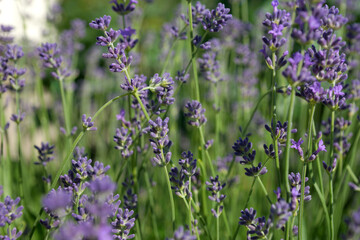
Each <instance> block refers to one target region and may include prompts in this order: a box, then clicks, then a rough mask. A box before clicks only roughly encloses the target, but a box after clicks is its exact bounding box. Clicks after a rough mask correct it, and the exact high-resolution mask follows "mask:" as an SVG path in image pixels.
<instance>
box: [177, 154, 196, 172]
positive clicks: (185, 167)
mask: <svg viewBox="0 0 360 240" xmlns="http://www.w3.org/2000/svg"><path fill="white" fill-rule="evenodd" d="M179 165H180V166H181V169H182V171H184V174H186V175H187V176H189V177H191V176H193V175H195V173H196V159H194V155H193V154H192V153H191V152H190V151H187V152H182V153H181V159H179Z"/></svg>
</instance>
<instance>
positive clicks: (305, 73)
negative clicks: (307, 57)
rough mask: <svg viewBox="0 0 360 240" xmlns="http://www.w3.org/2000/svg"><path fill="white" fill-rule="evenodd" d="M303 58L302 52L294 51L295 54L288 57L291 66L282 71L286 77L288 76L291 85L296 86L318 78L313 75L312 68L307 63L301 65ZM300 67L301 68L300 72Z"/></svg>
mask: <svg viewBox="0 0 360 240" xmlns="http://www.w3.org/2000/svg"><path fill="white" fill-rule="evenodd" d="M302 60H303V56H302V55H301V53H299V52H296V53H294V55H293V56H292V57H291V58H289V59H288V62H289V63H290V64H289V66H288V67H287V68H286V69H285V70H284V71H283V73H282V74H283V75H284V77H286V78H287V80H288V82H289V83H290V85H291V86H294V87H296V86H298V85H301V84H304V83H307V82H313V81H315V80H316V78H315V77H313V76H312V75H311V71H310V69H309V68H308V67H307V66H306V65H305V64H304V65H302V66H301V65H300V63H301V61H302ZM300 67H301V69H300V72H299V68H300ZM298 72H299V74H298Z"/></svg>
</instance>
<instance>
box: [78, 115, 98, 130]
mask: <svg viewBox="0 0 360 240" xmlns="http://www.w3.org/2000/svg"><path fill="white" fill-rule="evenodd" d="M81 120H82V122H83V130H84V131H96V130H97V128H96V127H94V122H92V118H91V117H88V118H86V114H83V115H82V117H81Z"/></svg>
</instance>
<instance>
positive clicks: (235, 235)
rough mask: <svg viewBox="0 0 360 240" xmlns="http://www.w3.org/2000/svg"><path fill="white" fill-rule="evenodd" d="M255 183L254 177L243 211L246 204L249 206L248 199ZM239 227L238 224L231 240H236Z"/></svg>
mask: <svg viewBox="0 0 360 240" xmlns="http://www.w3.org/2000/svg"><path fill="white" fill-rule="evenodd" d="M255 181H256V177H254V180H253V182H252V184H251V187H250V192H249V194H248V197H247V199H246V203H245V207H244V208H243V209H246V208H247V206H248V204H249V201H250V197H251V194H252V192H253V189H254V185H255ZM240 226H241V225H240V224H238V225H237V227H236V230H235V234H234V236H233V237H232V239H233V240H235V239H236V237H237V235H238V233H239V230H240Z"/></svg>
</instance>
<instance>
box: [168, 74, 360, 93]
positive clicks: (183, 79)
mask: <svg viewBox="0 0 360 240" xmlns="http://www.w3.org/2000/svg"><path fill="white" fill-rule="evenodd" d="M189 77H190V74H188V73H185V70H183V71H177V73H176V76H175V80H176V81H180V82H182V83H186V82H187V80H188V79H189ZM359 95H360V94H359Z"/></svg>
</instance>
